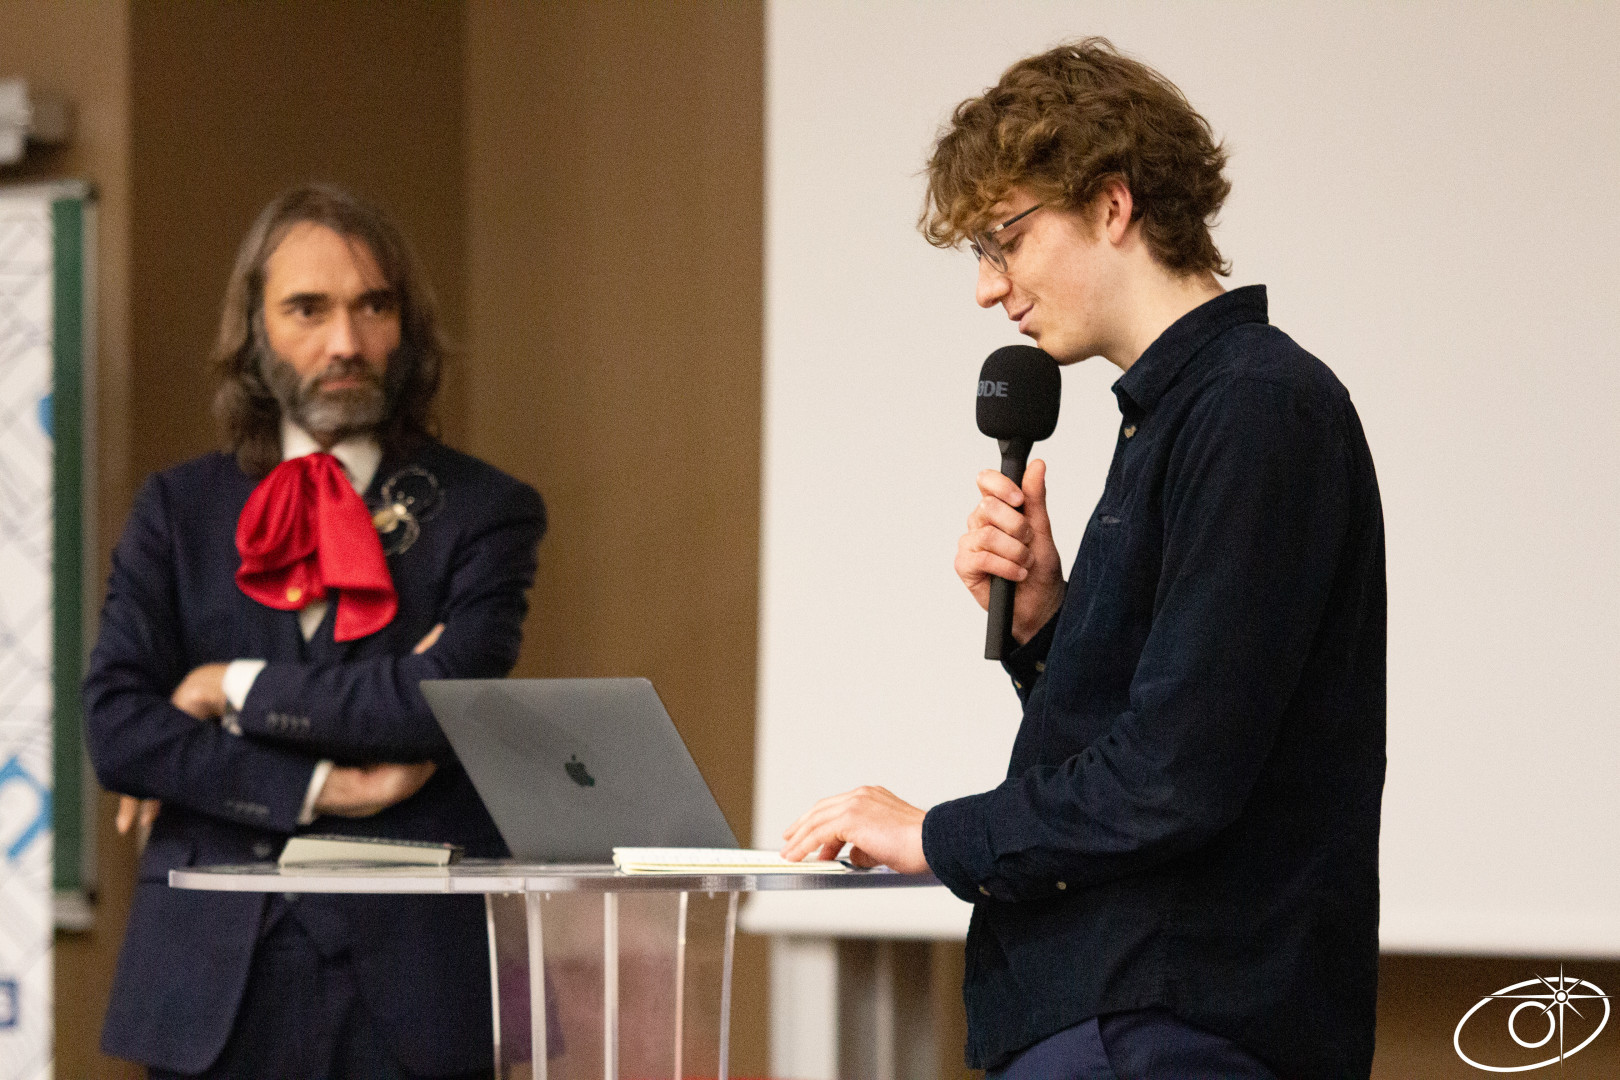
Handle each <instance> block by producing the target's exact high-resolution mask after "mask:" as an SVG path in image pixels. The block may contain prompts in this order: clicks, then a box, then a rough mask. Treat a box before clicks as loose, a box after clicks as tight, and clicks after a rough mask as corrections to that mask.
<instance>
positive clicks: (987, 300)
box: [974, 259, 1012, 308]
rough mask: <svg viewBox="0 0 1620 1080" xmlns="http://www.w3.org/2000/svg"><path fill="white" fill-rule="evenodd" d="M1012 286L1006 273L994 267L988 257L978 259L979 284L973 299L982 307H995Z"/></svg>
mask: <svg viewBox="0 0 1620 1080" xmlns="http://www.w3.org/2000/svg"><path fill="white" fill-rule="evenodd" d="M1011 288H1012V284H1011V282H1009V281H1008V280H1007V275H1006V274H1004V273H1002V272H1001V271H1000V270H997V269H996V268H995V265H994V264H993V263H991V262H990V260H989V259H980V260H979V284H978V288H977V289H976V290H975V292H974V299H975V300H977V301H978V302H979V306H980V307H983V308H987V307H995V306H996V305H997V304H999V303H1001V301H1002V300H1004V299H1005V298H1006V296H1007V292H1008V290H1009V289H1011Z"/></svg>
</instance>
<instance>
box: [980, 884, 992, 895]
mask: <svg viewBox="0 0 1620 1080" xmlns="http://www.w3.org/2000/svg"><path fill="white" fill-rule="evenodd" d="M979 891H980V892H982V893H984V895H986V896H989V895H990V890H989V889H987V888H985V887H984V886H983V885H980V886H979Z"/></svg>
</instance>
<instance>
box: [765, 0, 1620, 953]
mask: <svg viewBox="0 0 1620 1080" xmlns="http://www.w3.org/2000/svg"><path fill="white" fill-rule="evenodd" d="M1086 34H1101V35H1105V36H1107V37H1109V38H1110V39H1112V40H1113V41H1114V43H1115V44H1116V45H1118V46H1119V47H1120V48H1122V49H1124V50H1126V51H1127V52H1129V53H1131V54H1133V55H1136V56H1138V57H1141V58H1142V59H1144V60H1146V61H1147V62H1149V63H1150V64H1152V65H1154V66H1155V67H1157V68H1158V69H1159V70H1161V71H1163V72H1164V73H1165V74H1166V75H1168V76H1169V77H1170V78H1171V79H1172V80H1174V81H1175V82H1176V83H1177V84H1178V85H1179V86H1180V87H1181V88H1182V89H1183V90H1184V91H1185V92H1186V94H1187V96H1188V97H1189V98H1190V99H1191V101H1192V102H1193V104H1194V105H1195V106H1196V107H1197V108H1198V109H1199V110H1200V111H1202V112H1203V113H1204V115H1205V116H1207V117H1208V119H1209V120H1210V122H1211V123H1212V124H1213V126H1214V127H1215V129H1216V131H1217V132H1218V134H1219V135H1220V136H1221V137H1222V138H1223V139H1225V141H1226V143H1227V145H1228V147H1229V148H1230V151H1231V170H1230V175H1231V179H1232V184H1233V190H1232V195H1231V198H1230V200H1229V201H1228V203H1227V205H1226V209H1225V211H1224V213H1223V214H1222V215H1221V219H1220V224H1219V228H1218V230H1217V233H1216V239H1217V242H1218V243H1219V245H1220V246H1221V248H1222V250H1223V252H1224V253H1225V254H1226V255H1227V256H1228V257H1229V258H1230V259H1231V261H1232V264H1233V267H1234V271H1233V274H1232V276H1231V278H1230V279H1229V283H1230V284H1231V285H1243V284H1250V283H1255V282H1263V283H1264V284H1266V285H1267V286H1268V287H1269V289H1270V297H1271V313H1272V321H1273V322H1275V323H1276V324H1277V325H1279V326H1281V327H1282V328H1283V329H1285V330H1286V331H1287V332H1288V333H1290V334H1291V335H1293V337H1294V338H1295V339H1296V340H1297V341H1299V342H1300V343H1301V344H1302V345H1303V346H1304V347H1305V348H1307V349H1309V350H1310V351H1312V352H1313V353H1315V354H1316V355H1317V356H1319V357H1321V358H1322V359H1323V360H1324V361H1326V362H1327V364H1328V365H1329V366H1331V367H1332V368H1333V370H1334V371H1335V372H1337V374H1338V375H1339V377H1340V379H1342V380H1343V382H1344V383H1345V385H1346V386H1348V387H1349V389H1350V392H1351V395H1352V397H1353V398H1354V400H1355V402H1356V405H1357V408H1358V409H1359V410H1360V413H1361V417H1362V420H1363V422H1364V424H1365V427H1366V430H1367V435H1368V438H1369V441H1370V442H1371V445H1372V449H1373V456H1374V459H1375V461H1376V463H1377V468H1378V473H1379V481H1380V484H1381V486H1382V491H1383V498H1384V512H1385V522H1386V528H1387V535H1388V559H1389V597H1390V605H1389V611H1390V626H1389V630H1390V633H1389V773H1388V785H1387V788H1386V793H1385V798H1384V826H1383V848H1382V852H1383V897H1384V906H1383V924H1382V935H1383V944H1384V947H1385V948H1386V949H1389V950H1412V951H1439V952H1463V953H1490V954H1523V953H1536V954H1551V955H1563V956H1617V955H1620V914H1617V910H1620V909H1617V908H1616V904H1615V897H1616V895H1617V894H1620V859H1616V857H1615V853H1616V852H1617V851H1620V723H1617V713H1620V572H1617V569H1616V555H1617V546H1620V545H1617V541H1616V537H1617V536H1620V422H1617V417H1620V349H1617V346H1616V342H1617V341H1620V210H1617V201H1616V200H1617V198H1620V64H1617V63H1616V62H1615V59H1614V55H1615V51H1616V46H1617V45H1620V5H1613V4H1609V5H1597V4H1593V5H1577V4H1564V3H1548V4H1523V3H1513V4H1505V3H1477V4H1453V3H1444V4H1442V3H1400V4H1393V3H1378V4H1369V3H1361V2H1357V3H1345V4H1321V3H1317V4H1297V3H1285V2H1249V3H1228V4H1195V3H1168V2H1163V0H1155V2H1144V0H1134V2H1129V3H1062V4H1059V3H1036V2H1031V0H998V2H996V3H993V4H992V3H984V4H979V3H974V4H969V3H945V2H939V0H929V2H926V3H920V2H919V3H899V2H894V0H884V2H879V3H872V2H869V0H868V2H858V3H857V2H843V3H839V2H828V0H814V2H783V0H777V2H773V3H772V4H771V5H770V13H769V19H768V46H767V65H768V67H767V71H768V74H767V88H768V89H767V210H766V221H767V226H766V232H767V236H766V244H767V254H766V296H767V299H766V380H765V381H766V392H765V414H764V433H765V440H764V441H765V460H764V466H763V482H764V529H763V556H762V559H763V567H762V571H763V573H762V597H763V598H762V602H761V603H762V609H761V629H760V634H761V638H760V645H761V648H760V692H759V693H760V696H759V743H758V771H757V785H758V786H757V797H756V808H755V822H754V826H755V836H754V841H755V843H757V844H761V845H767V846H769V845H774V844H775V843H777V842H778V840H777V838H778V837H779V835H780V833H781V831H782V829H783V828H784V827H785V826H786V825H787V823H788V822H790V821H791V820H792V819H793V818H794V817H795V816H797V815H798V814H799V813H800V812H802V811H803V810H804V809H806V808H807V807H808V806H809V805H810V804H811V803H812V802H813V801H814V800H815V799H817V798H818V797H821V796H823V795H828V794H832V793H835V792H839V791H843V790H846V789H848V788H851V787H854V786H856V785H859V784H863V783H877V784H882V785H884V786H886V787H889V788H891V789H892V790H894V791H895V792H896V793H898V794H900V795H901V796H902V797H904V798H906V799H908V800H910V801H912V802H915V803H918V804H920V805H922V806H929V805H932V804H934V803H936V802H938V801H941V800H944V799H949V798H952V797H955V796H959V795H964V794H968V793H971V792H974V791H978V790H983V789H985V788H988V787H990V786H993V785H994V784H996V783H997V782H998V781H999V780H1000V779H1001V777H1002V775H1003V772H1004V769H1005V766H1006V760H1007V754H1008V750H1009V748H1010V746H1011V743H1012V739H1013V735H1014V732H1015V730H1016V728H1017V724H1018V703H1017V699H1016V698H1015V696H1014V694H1013V691H1012V689H1011V687H1010V685H1009V684H1008V682H1007V680H1006V678H1005V677H1004V675H1003V674H1002V672H1001V670H1000V668H999V665H996V664H992V663H990V662H988V661H985V660H983V659H980V657H981V655H982V652H983V634H984V618H983V615H982V613H981V612H980V611H979V609H978V607H977V606H976V605H975V604H974V603H973V602H972V600H971V598H970V597H969V596H968V595H967V593H966V591H965V590H964V589H962V587H961V586H960V585H959V583H958V582H957V580H956V578H955V576H954V574H953V573H952V570H951V560H952V557H953V555H954V551H955V545H956V539H957V536H958V534H959V533H960V532H961V531H962V526H963V520H964V518H965V517H966V515H967V512H968V511H969V509H970V508H971V506H972V504H973V502H974V501H975V491H974V486H973V478H974V475H975V473H976V472H977V471H978V470H979V469H981V468H984V467H993V466H994V465H995V464H996V461H997V458H996V455H995V447H994V445H993V443H991V441H990V440H988V439H985V438H983V437H981V436H980V435H979V434H978V432H977V430H976V429H975V426H974V422H973V408H972V406H973V397H972V391H973V387H974V382H975V379H976V376H977V372H978V366H979V364H980V362H981V361H982V360H983V358H984V357H985V355H986V354H987V353H988V352H989V351H990V350H991V349H993V348H995V347H997V346H1000V345H1003V344H1008V343H1011V342H1014V341H1017V340H1018V337H1017V334H1016V331H1015V329H1014V328H1013V327H1012V326H1011V324H1009V323H1008V322H1007V321H1006V319H1005V317H1004V315H1003V313H1002V312H1001V311H1000V310H999V309H998V310H994V311H990V312H985V311H981V310H979V309H978V308H976V307H975V306H974V303H973V285H974V265H973V258H972V256H971V255H969V254H967V253H966V252H941V251H937V250H935V249H933V248H931V247H929V246H928V245H927V244H926V243H925V242H924V241H923V240H922V239H921V238H920V237H919V235H918V233H917V232H916V229H915V220H916V217H917V212H918V209H919V207H920V203H921V194H922V178H921V176H920V170H921V168H922V165H923V162H924V159H925V156H926V153H927V150H928V148H929V145H930V143H931V140H932V137H933V135H934V133H935V131H936V130H937V128H938V126H939V125H940V124H941V123H942V121H944V119H945V118H946V117H947V115H948V113H949V111H950V109H951V108H952V107H953V106H954V105H955V104H956V103H957V102H958V101H960V100H961V99H963V98H964V97H967V96H970V95H972V94H975V93H977V92H979V91H980V90H981V89H983V88H984V87H985V86H987V85H989V84H991V83H993V82H994V81H995V79H996V78H997V76H998V75H999V73H1000V72H1001V71H1002V69H1003V68H1004V67H1005V66H1006V65H1007V64H1009V63H1011V62H1012V61H1013V60H1015V59H1017V58H1018V57H1020V56H1023V55H1026V54H1028V53H1031V52H1035V51H1038V50H1041V49H1044V48H1046V47H1048V46H1050V45H1053V44H1056V43H1058V42H1060V41H1063V40H1065V39H1068V38H1073V37H1078V36H1082V35H1086ZM1116 374H1117V372H1116V370H1115V369H1114V368H1113V367H1112V366H1110V365H1109V364H1108V363H1107V362H1106V361H1103V360H1101V359H1093V360H1090V361H1088V362H1086V363H1084V364H1081V365H1078V366H1074V367H1071V368H1068V369H1066V370H1065V373H1064V387H1063V394H1064V400H1063V410H1062V417H1061V420H1060V422H1059V425H1058V432H1057V435H1056V436H1055V437H1054V438H1053V439H1052V440H1050V442H1049V443H1045V444H1041V445H1040V446H1039V447H1038V448H1037V452H1038V454H1039V455H1040V456H1045V457H1047V458H1048V459H1049V461H1050V462H1051V474H1050V476H1051V479H1050V484H1051V505H1052V516H1053V518H1054V521H1055V529H1056V532H1057V540H1058V546H1059V548H1060V550H1061V551H1062V552H1063V555H1064V564H1065V566H1067V565H1068V564H1069V562H1070V561H1071V560H1072V558H1073V554H1074V551H1075V549H1076V547H1077V545H1078V544H1079V540H1080V531H1081V528H1082V525H1083V522H1084V521H1085V519H1086V516H1087V515H1088V514H1089V513H1090V511H1091V508H1092V506H1093V505H1094V503H1095V500H1096V498H1097V497H1098V495H1099V493H1100V492H1101V489H1102V484H1103V480H1104V476H1105V473H1106V469H1107V463H1108V458H1109V454H1110V453H1111V450H1112V446H1113V440H1114V436H1115V432H1116V430H1117V427H1118V423H1119V414H1118V411H1117V407H1116V406H1115V403H1114V398H1113V395H1112V394H1110V393H1109V390H1108V387H1109V385H1110V384H1111V383H1112V382H1113V379H1114V377H1115V375H1116ZM967 914H968V909H967V906H966V905H964V904H961V903H959V902H958V901H956V900H954V899H953V898H951V897H950V896H949V895H947V894H945V893H944V891H943V890H938V889H936V890H929V892H928V893H927V894H920V893H914V894H905V895H902V894H890V895H874V894H872V893H866V892H856V893H846V894H842V895H830V896H829V895H815V894H807V895H802V896H781V895H778V896H771V895H769V894H766V895H764V896H761V897H759V898H757V899H756V900H754V901H753V903H752V905H751V907H750V909H749V910H748V912H747V917H746V922H745V925H747V926H748V927H749V928H750V929H753V930H756V931H760V932H776V933H795V934H817V935H819V934H827V935H850V936H862V935H867V936H872V935H876V936H896V937H906V936H914V937H949V936H952V935H956V934H960V933H961V932H962V930H963V928H964V927H965V926H966V921H967Z"/></svg>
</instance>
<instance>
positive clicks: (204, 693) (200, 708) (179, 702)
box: [169, 664, 229, 720]
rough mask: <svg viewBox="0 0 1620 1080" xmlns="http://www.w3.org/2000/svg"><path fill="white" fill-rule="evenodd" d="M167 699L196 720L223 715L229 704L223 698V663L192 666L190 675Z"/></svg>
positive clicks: (217, 717)
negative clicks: (198, 666)
mask: <svg viewBox="0 0 1620 1080" xmlns="http://www.w3.org/2000/svg"><path fill="white" fill-rule="evenodd" d="M169 701H170V703H172V704H173V705H174V707H175V708H177V709H179V710H180V711H181V712H183V713H189V714H190V715H192V716H194V717H196V718H197V719H198V720H218V719H219V718H220V717H222V716H224V715H225V709H226V707H227V705H228V704H229V703H228V702H227V701H226V700H225V665H224V664H204V665H203V666H202V667H200V668H193V669H192V672H191V674H190V675H187V676H186V677H185V678H184V679H181V680H180V685H179V686H177V687H175V688H174V693H172V694H170V695H169Z"/></svg>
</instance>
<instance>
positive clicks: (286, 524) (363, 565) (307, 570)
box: [84, 185, 545, 1080]
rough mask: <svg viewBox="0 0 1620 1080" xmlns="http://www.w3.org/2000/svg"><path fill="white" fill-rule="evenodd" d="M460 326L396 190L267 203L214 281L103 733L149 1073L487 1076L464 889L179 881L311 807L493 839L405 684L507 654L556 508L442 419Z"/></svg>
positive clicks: (95, 747)
mask: <svg viewBox="0 0 1620 1080" xmlns="http://www.w3.org/2000/svg"><path fill="white" fill-rule="evenodd" d="M443 353H444V346H443V342H442V338H441V336H440V333H439V330H438V322H437V318H436V315H435V306H434V302H433V295H432V293H431V291H430V290H429V289H428V287H427V284H426V281H425V279H424V278H423V275H422V272H421V270H420V269H419V268H418V267H417V265H416V261H415V258H414V256H413V255H412V253H411V250H410V248H409V246H408V245H407V244H406V242H405V240H404V237H403V236H402V235H401V234H400V232H399V230H398V228H397V227H396V226H395V225H394V224H393V223H392V222H391V221H390V220H389V219H388V218H387V217H386V216H385V215H384V214H383V213H382V212H381V211H380V210H378V209H377V208H375V207H373V206H371V205H370V204H368V203H366V202H363V201H362V200H360V199H357V198H355V197H354V196H353V195H350V194H349V193H347V192H345V191H342V190H340V189H337V188H333V187H330V186H326V185H311V186H308V187H302V188H298V189H295V190H293V191H290V192H288V193H286V194H285V195H283V196H281V197H280V198H278V199H276V200H275V201H274V202H272V203H271V204H270V205H269V206H267V207H266V208H265V209H264V211H263V213H262V214H261V215H260V216H259V218H258V221H257V222H256V223H255V224H254V226H253V228H252V229H251V230H250V231H249V232H248V235H247V237H246V239H245V240H244V241H243V243H242V246H241V248H240V250H239V252H238V255H237V260H236V266H235V268H234V270H233V271H232V273H231V277H230V282H229V284H228V286H227V288H226V295H225V305H224V314H223V317H222V319H221V323H220V335H219V343H218V345H217V347H216V348H215V352H214V366H215V369H216V371H217V373H218V375H219V377H220V388H219V391H218V394H217V396H216V398H215V410H216V412H217V413H218V415H219V419H220V421H221V424H222V427H223V428H224V432H225V442H226V449H225V451H224V452H216V453H212V454H208V455H205V456H203V457H200V458H197V459H195V460H193V461H189V462H186V463H184V464H181V465H177V466H175V467H173V468H171V469H167V470H164V471H163V472H160V473H158V474H156V475H155V476H153V477H151V478H150V479H148V480H147V482H146V483H145V485H144V486H143V487H142V488H141V491H140V494H139V495H138V496H137V497H136V500H135V506H134V508H133V510H132V511H131V512H130V517H129V521H128V523H127V525H126V526H125V529H124V534H123V536H122V538H121V539H120V540H119V543H118V547H117V549H116V551H115V552H114V553H113V564H112V578H111V581H110V582H109V584H108V588H107V602H106V606H105V608H104V609H103V611H102V617H101V630H100V634H99V636H98V638H97V641H96V647H95V650H94V652H93V653H92V655H91V658H90V665H89V674H88V676H87V678H86V679H85V686H84V695H85V705H86V715H87V717H88V723H87V732H88V737H89V738H88V742H89V749H90V757H91V760H92V762H93V763H94V765H95V768H96V775H97V776H98V777H99V778H100V780H101V782H102V784H103V785H105V786H106V787H107V788H108V789H109V790H113V791H119V792H124V793H125V795H126V797H125V800H124V806H123V807H122V809H121V810H120V826H121V827H123V828H127V827H128V826H129V825H130V824H131V822H132V820H133V819H134V818H135V817H136V816H137V814H138V815H140V816H141V817H142V818H143V820H144V823H145V824H147V825H149V826H150V829H151V835H150V839H149V841H148V843H147V844H146V850H145V851H144V853H143V854H142V856H141V864H140V880H139V882H138V883H137V885H136V887H135V897H134V902H133V906H132V908H131V911H130V918H129V927H128V930H127V931H126V933H125V937H124V946H123V952H122V953H121V955H120V957H119V961H118V973H117V976H116V978H115V980H114V983H113V988H112V1000H111V1003H110V1004H109V1006H108V1009H107V1019H106V1024H105V1026H104V1028H103V1031H102V1048H103V1049H104V1050H105V1051H106V1052H107V1053H109V1054H114V1055H117V1056H119V1057H124V1058H129V1059H131V1060H134V1061H139V1062H143V1063H145V1064H146V1065H147V1066H148V1068H149V1071H150V1074H151V1075H152V1076H153V1077H182V1076H184V1077H220V1078H224V1077H230V1078H232V1080H244V1078H255V1077H262V1078H264V1080H323V1078H333V1080H336V1078H341V1077H366V1078H373V1077H376V1078H396V1080H398V1078H404V1077H417V1076H459V1077H474V1076H482V1077H488V1076H489V1075H490V1066H491V1040H490V1035H489V1032H490V973H489V959H488V958H489V951H488V947H487V944H486V943H485V939H484V914H483V905H482V903H481V902H480V901H479V900H478V899H477V898H476V897H451V896H433V897H429V896H393V897H387V896H337V895H307V896H290V895H286V896H284V895H274V896H268V897H267V896H264V895H262V894H255V893H232V892H186V891H182V890H178V889H171V888H169V886H168V874H169V871H170V870H173V869H175V868H176V867H186V866H193V865H208V864H221V863H250V862H268V861H271V860H273V859H275V858H276V857H277V856H278V855H279V854H280V852H281V849H282V846H283V845H284V844H285V843H286V841H287V838H288V837H289V836H291V835H293V834H295V833H298V832H303V831H305V830H308V829H313V830H315V831H318V832H322V833H347V834H353V835H357V836H380V837H391V838H400V839H413V840H430V841H443V842H451V843H456V844H459V845H462V846H463V847H464V848H465V849H466V850H467V852H468V853H469V854H471V855H483V856H496V855H504V854H505V853H506V849H505V845H504V844H503V843H502V842H501V837H500V833H499V832H498V831H497V829H496V828H495V824H494V822H493V821H491V820H490V817H489V814H488V813H487V812H486V811H485V809H484V806H483V804H482V803H481V802H480V801H479V799H478V795H477V793H476V792H475V791H474V790H473V787H472V783H471V781H470V780H469V779H468V778H467V774H466V772H465V771H463V769H462V768H461V765H460V763H459V762H458V761H457V760H456V757H455V754H454V753H453V752H452V751H451V749H450V746H449V743H448V742H447V741H446V739H445V737H444V733H443V732H442V731H440V730H439V726H438V724H437V723H436V722H435V721H434V719H433V716H432V714H431V713H430V712H429V711H428V707H427V702H426V701H424V700H423V698H422V694H421V692H420V690H419V689H418V684H419V683H420V682H421V680H423V679H442V678H494V677H499V676H503V675H505V674H506V673H507V672H508V671H509V670H510V669H511V667H512V665H513V664H514V663H515V662H516V660H517V654H518V646H519V644H520V641H521V638H522V632H523V619H524V615H525V612H526V611H527V601H526V599H525V593H526V591H527V590H528V588H529V587H530V585H531V584H532V583H533V580H534V572H535V546H536V544H537V543H538V542H539V540H540V535H541V533H542V532H543V530H544V528H545V511H544V507H543V506H542V504H541V502H540V497H539V495H537V494H536V493H535V491H534V489H532V488H531V487H529V486H528V485H527V484H524V483H521V482H519V481H517V480H515V479H513V478H512V477H510V476H507V475H505V474H504V473H501V472H500V471H499V470H497V469H495V468H494V467H492V466H490V465H487V464H485V463H484V462H482V461H479V460H477V459H475V458H472V457H469V456H467V455H465V454H460V453H457V452H456V451H454V450H452V449H450V448H449V447H447V446H445V445H443V444H442V443H440V442H438V441H437V440H436V439H434V438H433V437H432V436H431V434H430V424H429V412H430V407H431V405H432V402H433V397H434V393H435V391H436V390H437V388H438V385H439V370H440V361H441V359H442V356H443ZM137 799H139V800H140V802H139V803H137V801H136V800H137Z"/></svg>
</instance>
